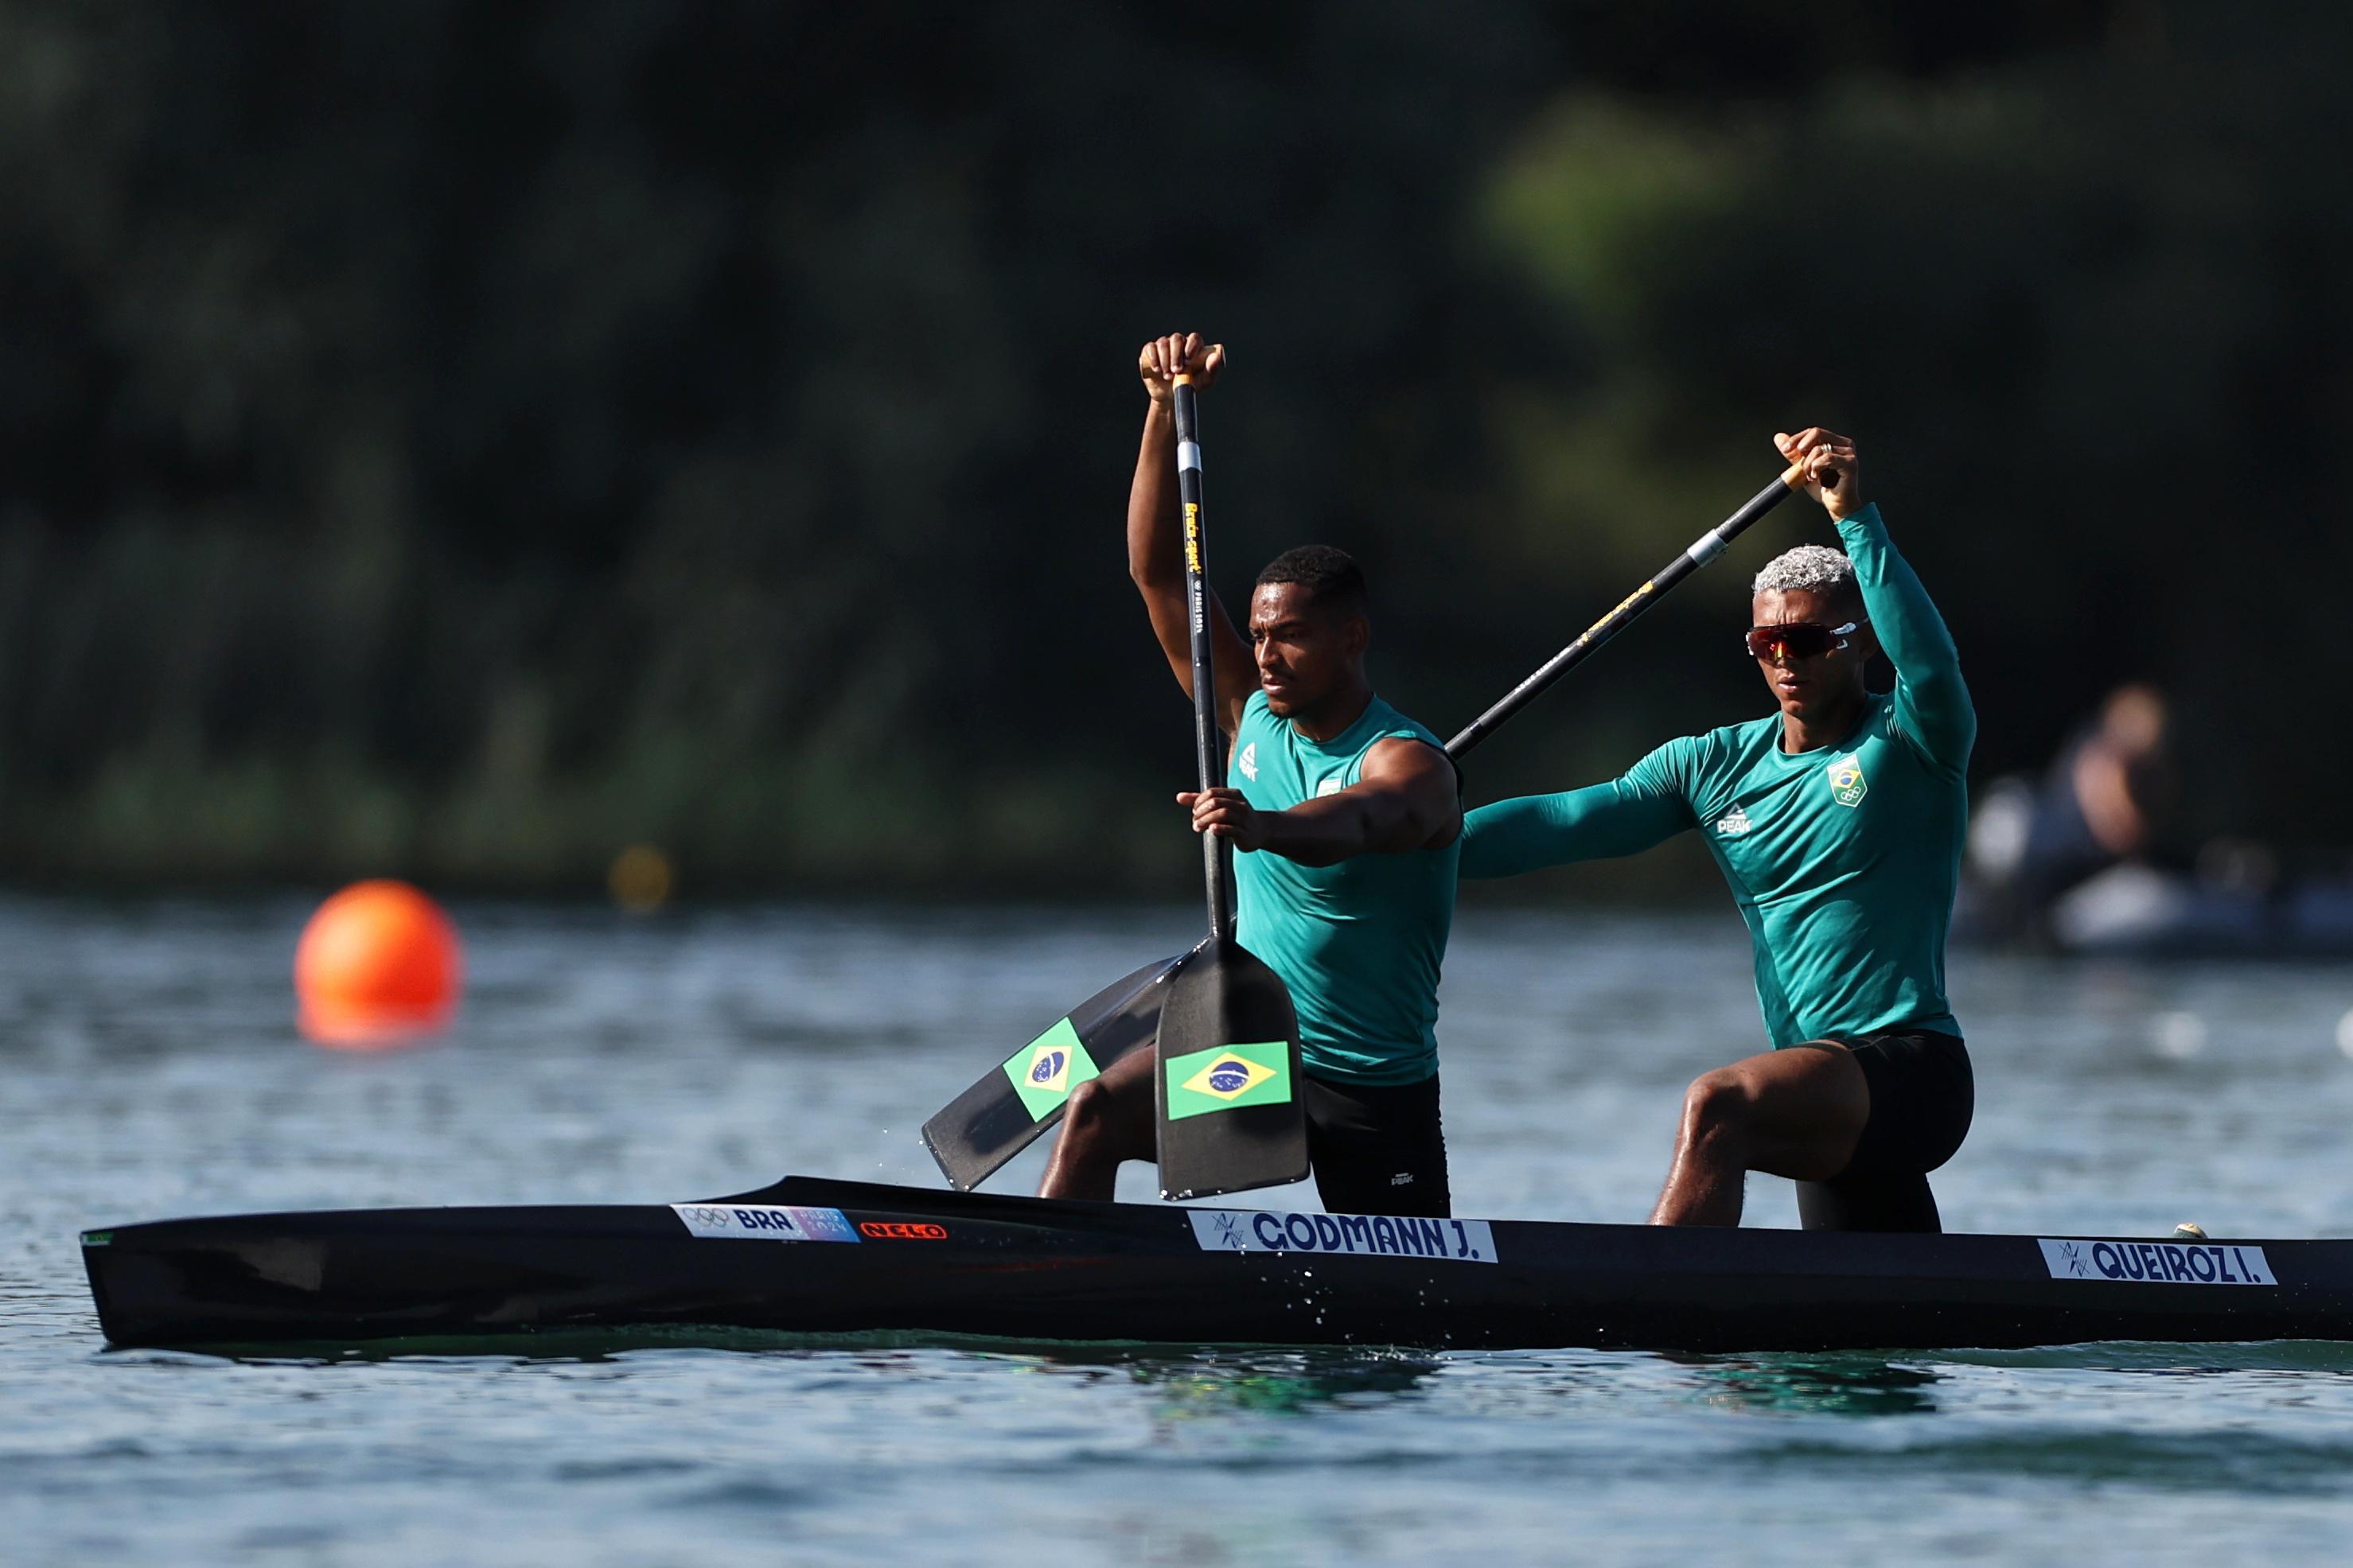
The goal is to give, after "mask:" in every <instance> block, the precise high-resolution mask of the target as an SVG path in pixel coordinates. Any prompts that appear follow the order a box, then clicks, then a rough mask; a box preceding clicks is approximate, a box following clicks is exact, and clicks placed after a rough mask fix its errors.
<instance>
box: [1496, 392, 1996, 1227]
mask: <svg viewBox="0 0 2353 1568" xmlns="http://www.w3.org/2000/svg"><path fill="white" fill-rule="evenodd" d="M1774 443H1775V445H1776V446H1777V447H1778V448H1779V449H1780V451H1781V453H1782V456H1783V459H1784V460H1785V461H1788V462H1801V463H1803V464H1804V465H1805V469H1806V489H1807V493H1808V494H1810V495H1811V496H1813V497H1814V499H1815V500H1819V501H1820V502H1821V503H1822V505H1823V507H1824V509H1825V510H1828V511H1829V513H1830V515H1831V519H1832V520H1833V521H1835V522H1836V523H1837V525H1838V531H1839V538H1840V540H1841V542H1842V543H1844V545H1845V546H1846V548H1845V550H1844V551H1843V552H1841V551H1837V550H1832V549H1830V548H1829V547H1827V546H1824V545H1818V544H1810V545H1803V546H1800V547H1799V548H1798V549H1796V550H1792V551H1789V552H1787V553H1786V554H1784V555H1781V556H1779V557H1778V558H1777V559H1776V560H1774V561H1772V562H1770V563H1767V566H1766V567H1765V569H1764V570H1763V571H1762V572H1760V573H1758V574H1757V581H1756V584H1755V599H1754V601H1753V603H1752V605H1751V614H1752V624H1751V626H1750V627H1749V631H1748V636H1747V639H1746V641H1747V652H1748V654H1749V656H1750V657H1751V658H1755V659H1756V661H1757V668H1758V670H1759V671H1760V673H1762V674H1763V676H1764V678H1765V684H1766V685H1767V688H1768V689H1771V691H1772V693H1773V698H1774V702H1775V706H1776V709H1777V711H1776V712H1775V713H1774V714H1773V715H1772V716H1771V717H1769V718H1765V719H1759V720H1757V721H1754V722H1751V723H1746V724H1734V725H1729V726H1727V727H1725V728H1724V729H1721V730H1712V731H1708V732H1707V733H1706V734H1704V735H1693V736H1687V737H1685V738H1683V739H1682V740H1677V741H1670V742H1667V743H1666V744H1665V745H1663V746H1661V747H1660V748H1659V749H1658V750H1656V751H1654V752H1651V754H1650V755H1649V756H1647V757H1644V758H1643V759H1642V760H1641V762H1639V763H1635V764H1634V766H1633V767H1632V768H1631V769H1630V770H1628V772H1627V773H1625V774H1624V776H1622V777H1620V778H1619V779H1618V780H1616V781H1615V782H1613V783H1610V784H1596V785H1594V786H1593V787H1591V788H1589V789H1580V790H1571V791H1568V792H1567V793H1566V794H1562V795H1533V796H1529V797H1526V798H1524V799H1520V800H1508V801H1504V802H1501V803H1500V804H1498V805H1491V806H1485V807H1482V808H1481V809H1480V810H1477V811H1474V812H1472V814H1471V816H1470V820H1469V823H1468V825H1467V826H1466V828H1465V831H1464V847H1463V852H1462V874H1463V875H1464V876H1466V877H1503V876H1512V875H1514V874H1516V873H1519V872H1522V871H1528V870H1533V869H1535V868H1537V867H1539V866H1554V865H1559V864H1561V863H1563V862H1565V861H1570V860H1590V859H1596V858H1603V857H1608V856H1614V855H1631V854H1633V853H1635V852H1636V851H1638V850H1642V849H1647V848H1649V847H1651V846H1652V845H1654V844H1658V843H1660V842H1662V840H1664V839H1666V838H1668V837H1672V835H1674V834H1677V833H1681V832H1685V831H1696V832H1698V833H1699V834H1700V835H1701V836H1702V837H1704V839H1705V840H1706V843H1707V847H1708V850H1709V852H1710V853H1711V854H1713V855H1714V856H1715V863H1716V865H1717V866H1718V868H1721V869H1722V871H1723V872H1724V877H1725V881H1726V882H1728V883H1730V884H1731V887H1732V896H1733V901H1734V902H1735V903H1736V904H1737V905H1738V906H1739V908H1740V914H1741V918H1742V919H1743V920H1744V921H1746V922H1747V925H1748V932H1749V937H1750V941H1751V944H1752V946H1753V948H1754V950H1755V955H1756V971H1757V1002H1758V1004H1759V1005H1760V1006H1761V1007H1762V1008H1763V1010H1764V1015H1765V1026H1766V1032H1767V1034H1768V1035H1769V1036H1770V1037H1771V1039H1772V1043H1773V1046H1774V1047H1775V1049H1773V1050H1771V1051H1768V1052H1767V1053H1766V1054H1764V1055H1762V1056H1752V1057H1749V1058H1746V1059H1745V1060H1742V1061H1737V1062H1735V1063H1733V1064H1732V1065H1731V1066H1729V1067H1725V1068H1716V1069H1715V1071H1713V1072H1708V1073H1704V1074H1702V1075H1701V1076H1700V1078H1699V1079H1697V1080H1695V1081H1694V1083H1693V1084H1692V1086H1691V1088H1690V1089H1689V1090H1688V1091H1687V1092H1686V1093H1685V1095H1684V1096H1683V1118H1682V1121H1681V1124H1680V1126H1679V1128H1678V1131H1677V1133H1676V1139H1675V1150H1674V1157H1673V1162H1672V1165H1671V1166H1670V1168H1669V1172H1668V1175H1667V1182H1666V1189H1665V1191H1664V1192H1663V1193H1662V1194H1661V1196H1660V1198H1659V1202H1658V1206H1657V1208H1656V1209H1655V1210H1654V1211H1653V1213H1652V1214H1651V1221H1652V1223H1654V1224H1660V1225H1737V1224H1739V1223H1740V1207H1741V1187H1742V1184H1743V1180H1744V1178H1745V1176H1746V1173H1747V1172H1749V1171H1765V1172H1768V1173H1772V1174H1775V1175H1779V1176H1789V1177H1793V1178H1795V1179H1796V1180H1797V1182H1798V1184H1799V1185H1798V1211H1799V1217H1800V1218H1801V1219H1802V1220H1803V1222H1804V1224H1805V1226H1806V1227H1807V1228H1808V1229H1810V1230H1914V1231H1933V1230H1936V1229H1938V1228H1940V1226H1939V1222H1938V1218H1937V1215H1936V1198H1935V1196H1934V1194H1931V1193H1930V1191H1929V1189H1928V1178H1927V1173H1929V1172H1930V1171H1933V1170H1935V1169H1936V1167H1937V1166H1939V1165H1941V1164H1943V1163H1945V1162H1946V1161H1947V1160H1948V1159H1950V1158H1951V1157H1952V1155H1953V1153H1954V1152H1955V1151H1956V1150H1957V1149H1958V1148H1959V1147H1960V1144H1961V1140H1962V1138H1963V1137H1965V1136H1966V1135H1967V1134H1968V1128H1969V1120H1970V1115H1971V1112H1972V1110H1973V1108H1974V1105H1975V1088H1974V1080H1973V1079H1972V1077H1971V1073H1970V1068H1969V1058H1968V1050H1967V1049H1966V1048H1965V1047H1963V1045H1962V1044H1961V1038H1960V1032H1961V1031H1960V1026H1959V1025H1958V1024H1957V1023H1956V1022H1955V1021H1954V1019H1953V1011H1952V1007H1951V1005H1950V1004H1948V1003H1947V1001H1946V998H1945V933H1946V929H1947V926H1948V925H1949V924H1950V923H1951V920H1952V910H1953V893H1954V889H1955V887H1956V885H1957V882H1958V879H1959V875H1960V860H1961V847H1962V840H1963V837H1964V834H1965V832H1966V829H1967V826H1968V784H1967V781H1966V778H1965V776H1964V773H1965V770H1966V768H1967V767H1968V760H1969V749H1970V747H1971V746H1972V744H1973V743H1974V742H1975V741H1976V739H1977V715H1976V712H1975V710H1973V709H1972V708H1971V706H1970V704H1969V693H1968V687H1967V686H1966V685H1965V684H1964V683H1963V682H1962V679H1961V666H1960V658H1959V656H1958V655H1957V653H1956V652H1955V650H1954V647H1953V639H1952V636H1951V634H1950V633H1948V632H1947V630H1946V629H1945V623H1944V620H1943V618H1942V617H1940V616H1938V615H1937V614H1936V605H1933V604H1931V603H1930V602H1929V599H1928V595H1927V592H1926V590H1925V589H1923V588H1922V587H1921V585H1920V580H1919V579H1918V578H1917V577H1916V576H1915V575H1913V573H1912V568H1911V567H1910V566H1908V565H1906V564H1905V561H1904V558H1903V557H1902V556H1901V555H1898V554H1897V553H1896V552H1895V546H1894V542H1892V541H1891V540H1890V539H1889V538H1888V534H1887V526H1886V524H1885V523H1884V522H1883V521H1881V519H1880V515H1879V509H1878V508H1877V507H1876V506H1873V505H1868V504H1866V503H1865V502H1864V501H1863V500H1862V481H1861V477H1860V468H1859V467H1858V465H1857V462H1856V458H1855V450H1854V443H1853V442H1852V441H1850V440H1848V439H1847V438H1846V437H1843V436H1838V435H1833V434H1832V433H1831V432H1830V431H1828V430H1822V429H1810V430H1806V431H1803V432H1801V433H1799V434H1798V435H1796V436H1777V437H1774ZM1874 653H1884V654H1886V656H1887V658H1888V662H1889V663H1890V664H1892V665H1894V668H1895V687H1894V690H1892V691H1888V692H1883V693H1877V694H1874V693H1873V692H1872V691H1871V689H1869V688H1868V687H1866V686H1865V685H1864V684H1863V671H1864V668H1865V666H1866V665H1868V664H1869V663H1870V661H1871V658H1872V656H1873V654H1874Z"/></svg>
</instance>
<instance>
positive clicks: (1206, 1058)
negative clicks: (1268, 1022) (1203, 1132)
mask: <svg viewBox="0 0 2353 1568" xmlns="http://www.w3.org/2000/svg"><path fill="white" fill-rule="evenodd" d="M1164 1065H1165V1066H1166V1069H1167V1073H1168V1120H1169V1121H1183V1120H1184V1119H1185V1118H1186V1117H1188V1116H1202V1115H1206V1114H1208V1112H1210V1111H1213V1110H1240V1109H1241V1108H1242V1107H1243V1106H1246V1105H1281V1104H1282V1103H1284V1102H1286V1101H1288V1100H1290V1099H1291V1046H1290V1043H1289V1042H1288V1041H1285V1040H1269V1041H1266V1042H1264V1043H1262V1044H1257V1045H1242V1046H1222V1047H1214V1048H1212V1049H1209V1050H1206V1051H1193V1052H1191V1053H1189V1054H1187V1055H1185V1056H1181V1057H1177V1058H1175V1059H1174V1060H1172V1061H1169V1062H1167V1063H1166V1064H1164Z"/></svg>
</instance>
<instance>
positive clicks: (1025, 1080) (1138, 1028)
mask: <svg viewBox="0 0 2353 1568" xmlns="http://www.w3.org/2000/svg"><path fill="white" fill-rule="evenodd" d="M1191 956H1192V954H1191V953H1185V952H1180V953H1178V954H1177V955H1176V957H1174V958H1163V959H1158V960H1155V962H1153V963H1147V964H1145V966H1144V967H1143V968H1141V969H1139V970H1137V971H1136V972H1135V973H1133V974H1131V975H1129V976H1128V977H1127V978H1126V979H1124V980H1121V981H1118V982H1116V983H1114V984H1110V985H1106V986H1104V987H1103V989H1102V990H1101V991H1098V992H1096V993H1095V994H1093V995H1092V996H1090V997H1088V998H1087V999H1086V1000H1085V1001H1083V1002H1082V1003H1080V1004H1079V1005H1077V1006H1075V1007H1073V1008H1071V1010H1070V1012H1069V1013H1067V1014H1065V1015H1064V1016H1062V1018H1061V1019H1060V1021H1059V1022H1058V1023H1056V1024H1055V1025H1054V1026H1053V1027H1052V1028H1050V1029H1048V1030H1047V1031H1046V1032H1045V1033H1044V1034H1042V1035H1039V1037H1037V1038H1036V1039H1034V1040H1032V1041H1030V1042H1029V1044H1028V1045H1026V1046H1024V1047H1021V1048H1020V1049H1019V1050H1018V1051H1016V1052H1014V1053H1013V1054H1012V1055H1011V1056H1009V1057H1008V1058H1005V1060H1004V1062H1003V1063H1002V1064H1000V1065H999V1066H998V1067H997V1070H996V1071H994V1072H992V1073H990V1074H989V1075H988V1076H987V1077H986V1078H984V1079H981V1080H980V1081H979V1082H977V1083H976V1084H974V1085H973V1086H972V1087H971V1088H970V1089H965V1091H964V1092H963V1093H962V1094H960V1095H957V1096H956V1097H955V1099H954V1100H951V1101H949V1102H948V1104H947V1105H946V1106H945V1107H944V1108H943V1109H942V1110H940V1112H939V1113H938V1114H937V1115H935V1116H934V1117H933V1118H932V1119H931V1120H930V1121H926V1122H924V1123H923V1147H924V1148H926V1149H929V1150H930V1151H931V1152H932V1158H933V1159H934V1160H936V1161H938V1162H939V1167H940V1171H941V1173H943V1174H944V1175H945V1176H946V1177H947V1179H948V1185H950V1186H951V1187H954V1188H955V1190H956V1191H957V1192H960V1193H968V1192H970V1191H972V1190H973V1189H974V1188H975V1187H976V1186H978V1185H980V1184H981V1183H983V1182H985V1181H987V1180H988V1178H989V1177H990V1176H992V1175H994V1174H996V1173H997V1169H998V1167H1000V1166H1002V1165H1003V1164H1004V1163H1005V1162H1007V1161H1008V1160H1010V1159H1011V1158H1013V1156H1014V1155H1016V1154H1018V1153H1019V1152H1021V1151H1022V1150H1024V1149H1026V1148H1028V1147H1029V1143H1030V1141H1031V1140H1033V1139H1035V1138H1036V1137H1037V1136H1038V1134H1039V1133H1040V1132H1043V1131H1045V1130H1046V1129H1047V1128H1049V1127H1051V1126H1053V1125H1054V1123H1056V1122H1057V1121H1060V1120H1061V1119H1062V1110H1063V1108H1064V1107H1065V1106H1066V1105H1068V1104H1069V1102H1070V1098H1071V1090H1072V1089H1076V1088H1078V1087H1079V1085H1081V1084H1082V1083H1084V1082H1086V1081H1087V1079H1091V1078H1093V1077H1095V1076H1096V1075H1097V1074H1099V1073H1101V1072H1102V1071H1103V1068H1107V1067H1109V1066H1111V1064H1112V1063H1113V1062H1115V1061H1117V1060H1119V1058H1122V1057H1124V1056H1125V1055H1127V1053H1128V1052H1130V1051H1132V1050H1134V1049H1136V1048H1137V1047H1143V1046H1148V1045H1150V1044H1151V1043H1152V1041H1153V1038H1154V1037H1155V1035H1157V1034H1158V1033H1159V1030H1160V1004H1161V1000H1162V998H1164V997H1165V996H1166V994H1167V989H1168V977H1169V976H1170V975H1171V974H1174V973H1176V969H1177V966H1178V965H1180V964H1182V963H1184V962H1185V961H1186V960H1187V959H1188V958H1190V957H1191Z"/></svg>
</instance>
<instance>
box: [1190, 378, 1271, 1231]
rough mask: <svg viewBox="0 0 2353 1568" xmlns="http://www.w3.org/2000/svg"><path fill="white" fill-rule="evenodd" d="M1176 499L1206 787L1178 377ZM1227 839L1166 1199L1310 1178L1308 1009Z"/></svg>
mask: <svg viewBox="0 0 2353 1568" xmlns="http://www.w3.org/2000/svg"><path fill="white" fill-rule="evenodd" d="M1174 400H1175V404H1176V497H1177V500H1178V502H1179V504H1180V505H1181V506H1182V507H1183V509H1184V515H1185V607H1186V614H1187V622H1188V625H1189V626H1190V629H1191V632H1192V639H1193V762H1194V766H1195V769H1196V771H1197V772H1198V774H1199V777H1200V781H1201V784H1200V787H1201V788H1203V789H1205V790H1206V789H1210V788H1212V787H1214V786H1216V785H1217V784H1220V783H1222V782H1223V781H1224V778H1225V768H1224V766H1223V765H1222V759H1221V756H1220V753H1221V752H1223V751H1224V746H1223V744H1222V741H1223V739H1224V737H1223V736H1222V735H1221V733H1220V732H1219V728H1218V709H1217V684H1216V677H1215V674H1214V672H1213V671H1212V670H1211V669H1210V668H1209V584H1208V577H1207V571H1208V562H1207V560H1206V556H1207V554H1208V547H1207V539H1206V534H1207V530H1206V528H1205V526H1204V524H1203V521H1202V518H1201V445H1200V439H1199V428H1200V425H1199V417H1200V411H1199V403H1198V398H1197V397H1196V395H1195V393H1194V391H1193V382H1192V378H1191V377H1190V376H1186V375H1179V376H1177V377H1176V387H1175V391H1174ZM1231 853H1232V849H1231V847H1230V846H1229V845H1228V844H1227V842H1226V840H1225V839H1223V838H1221V837H1219V836H1218V835H1216V834H1214V833H1204V834H1202V835H1201V874H1202V879H1203V880H1204V881H1205V882H1206V883H1207V884H1208V895H1209V940H1208V942H1205V943H1204V944H1203V945H1202V946H1201V947H1200V948H1199V949H1198V951H1197V952H1195V953H1194V954H1193V956H1192V957H1191V958H1190V959H1189V960H1188V961H1187V963H1185V964H1184V965H1183V966H1182V967H1181V968H1179V969H1178V970H1177V971H1176V974H1175V975H1174V977H1172V978H1171V979H1170V980H1169V982H1168V990H1167V994H1166V996H1165V997H1163V998H1162V1000H1161V1004H1160V1039H1159V1052H1160V1064H1159V1071H1158V1072H1156V1073H1155V1074H1154V1075H1153V1081H1154V1084H1155V1089H1156V1091H1157V1098H1158V1100H1159V1144H1160V1195H1161V1196H1162V1197H1164V1198H1190V1197H1206V1196H1208V1195H1210V1194H1216V1193H1233V1192H1240V1191H1242V1190H1243V1189H1244V1188H1248V1187H1265V1186H1271V1185H1273V1184H1276V1183H1278V1182H1295V1181H1298V1180H1299V1179H1300V1178H1302V1177H1303V1176H1304V1175H1306V1174H1307V1117H1306V1113H1305V1111H1304V1110H1302V1108H1301V1106H1300V1103H1299V1081H1300V1080H1299V1074H1300V1067H1299V1016H1298V1015H1297V1013H1295V1012H1294V1011H1293V1008H1292V1005H1291V992H1290V990H1289V989H1288V988H1287V987H1286V986H1285V985H1284V984H1282V977H1281V976H1280V975H1278V974H1276V973H1275V972H1274V971H1273V970H1271V969H1269V968H1268V967H1267V966H1266V965H1265V964H1264V963H1261V962H1260V961H1259V960H1258V959H1257V958H1256V957H1255V956H1253V955H1252V954H1251V953H1250V951H1249V950H1248V949H1247V948H1245V947H1243V946H1242V944H1241V943H1240V942H1236V941H1235V940H1234V912H1233V908H1232V905H1231V903H1230V902H1229V898H1228V893H1227V883H1226V861H1227V857H1228V856H1229V855H1230V854H1231Z"/></svg>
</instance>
